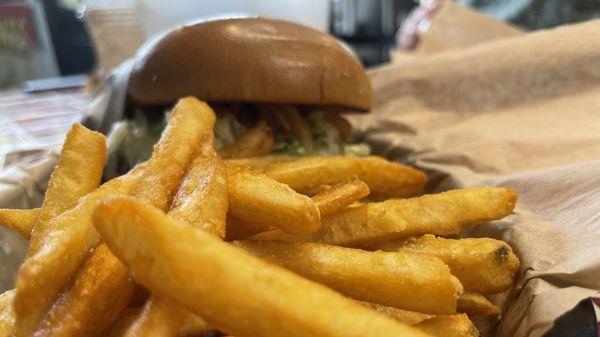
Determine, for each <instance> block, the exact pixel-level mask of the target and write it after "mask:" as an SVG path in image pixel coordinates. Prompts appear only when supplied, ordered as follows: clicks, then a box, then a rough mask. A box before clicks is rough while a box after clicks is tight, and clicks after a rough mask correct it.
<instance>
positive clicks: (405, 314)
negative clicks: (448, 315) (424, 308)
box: [358, 301, 434, 325]
mask: <svg viewBox="0 0 600 337" xmlns="http://www.w3.org/2000/svg"><path fill="white" fill-rule="evenodd" d="M358 303H360V304H362V305H364V306H366V307H369V308H371V309H373V310H375V311H377V312H380V313H382V314H384V315H386V316H389V317H391V318H393V319H396V320H398V321H400V322H402V323H405V324H408V325H415V324H417V323H420V322H423V321H424V320H427V319H429V318H432V317H434V315H428V314H423V313H420V312H416V311H409V310H404V309H398V308H394V307H386V306H383V305H381V304H376V303H371V302H363V301H358Z"/></svg>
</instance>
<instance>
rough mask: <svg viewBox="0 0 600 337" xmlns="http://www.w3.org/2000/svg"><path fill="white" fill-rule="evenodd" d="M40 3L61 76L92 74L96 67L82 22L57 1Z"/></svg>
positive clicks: (49, 0)
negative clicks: (90, 72) (42, 6)
mask: <svg viewBox="0 0 600 337" xmlns="http://www.w3.org/2000/svg"><path fill="white" fill-rule="evenodd" d="M42 3H43V5H44V12H45V13H46V20H47V23H48V29H49V31H50V36H51V39H52V44H53V45H54V53H55V56H56V60H57V63H58V67H59V69H60V74H61V75H63V76H64V75H75V74H83V73H87V72H89V71H91V70H92V69H93V68H94V67H95V65H96V56H95V53H94V47H93V43H92V41H91V39H90V36H89V34H88V31H87V29H86V27H85V24H84V22H83V20H80V19H78V18H77V15H76V13H75V11H73V10H71V9H68V8H65V7H63V6H61V5H60V3H59V2H58V1H57V0H44V1H43V2H42Z"/></svg>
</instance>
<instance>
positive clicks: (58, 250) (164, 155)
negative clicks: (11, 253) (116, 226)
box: [15, 97, 215, 337]
mask: <svg viewBox="0 0 600 337" xmlns="http://www.w3.org/2000/svg"><path fill="white" fill-rule="evenodd" d="M214 121H215V116H214V112H213V111H212V110H211V109H210V107H208V105H206V104H205V103H202V102H200V101H198V100H197V99H195V98H190V97H188V98H183V99H181V100H179V102H178V103H177V105H176V106H175V108H174V109H173V111H172V113H171V118H170V120H169V123H168V124H167V127H166V129H165V130H164V132H163V134H162V136H161V138H160V140H159V142H158V143H157V144H156V145H155V146H154V150H153V152H152V156H151V158H150V159H149V160H148V161H147V162H146V163H144V164H142V165H139V166H138V168H136V169H134V170H132V172H131V174H128V175H125V176H121V177H119V178H117V179H114V180H112V181H111V182H109V183H107V184H104V185H103V186H102V187H101V188H99V189H97V190H96V191H94V192H92V193H90V194H88V195H87V196H86V197H84V198H82V199H81V200H80V202H79V204H78V205H77V206H76V207H75V208H73V209H72V210H70V211H67V212H65V213H64V214H62V215H61V216H59V217H58V218H55V219H54V220H53V221H52V222H51V223H50V228H51V229H50V230H49V232H48V235H47V236H46V237H45V238H44V242H43V245H42V246H43V247H44V249H43V250H40V251H39V252H38V253H36V254H35V255H33V256H31V257H30V258H28V259H27V260H26V261H25V263H24V264H23V265H22V266H21V269H20V270H19V278H18V280H17V294H16V297H15V311H16V313H17V324H16V337H22V336H23V337H24V336H28V335H29V334H30V333H31V332H32V331H34V329H36V327H37V325H38V323H39V321H40V320H41V319H42V317H43V315H44V313H45V312H46V310H47V309H48V308H49V306H50V304H51V302H52V301H53V300H54V299H55V298H56V296H57V295H58V292H59V290H60V289H61V288H62V287H63V286H65V285H66V283H67V281H68V280H69V278H70V277H71V276H72V275H74V273H75V271H76V269H77V267H78V266H79V265H80V263H81V262H82V261H83V260H84V259H85V258H86V257H87V252H88V251H89V250H90V249H91V248H93V247H95V246H96V245H97V244H98V241H99V237H98V233H97V232H96V231H95V230H94V227H93V226H92V225H91V217H90V214H91V212H92V210H93V208H94V206H95V204H96V202H97V200H98V199H99V198H101V197H103V196H107V195H114V194H127V193H131V194H133V195H134V196H136V197H138V198H140V199H142V200H144V201H145V202H148V203H151V204H152V205H155V206H157V207H160V208H163V209H164V208H166V207H168V205H169V204H170V203H171V199H172V196H173V195H174V194H175V192H176V189H177V187H178V186H179V183H180V181H181V178H182V177H183V174H184V173H185V169H186V167H187V165H188V164H189V162H190V161H191V159H192V156H193V155H194V153H195V151H196V150H197V144H198V143H199V142H200V140H201V137H202V135H203V134H204V133H205V132H206V131H208V130H212V126H213V125H214ZM140 181H143V183H139V182H140ZM94 254H95V253H92V255H94ZM92 269H93V268H92ZM65 310H67V309H65Z"/></svg>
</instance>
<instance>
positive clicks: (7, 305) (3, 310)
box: [0, 289, 15, 337]
mask: <svg viewBox="0 0 600 337" xmlns="http://www.w3.org/2000/svg"><path fill="white" fill-rule="evenodd" d="M14 297H15V291H14V289H13V290H7V291H5V292H3V293H2V294H1V295H0V337H12V336H13V331H14V326H15V311H14V308H13V299H14Z"/></svg>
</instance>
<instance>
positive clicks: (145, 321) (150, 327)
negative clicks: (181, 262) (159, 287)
mask: <svg viewBox="0 0 600 337" xmlns="http://www.w3.org/2000/svg"><path fill="white" fill-rule="evenodd" d="M187 315H188V311H187V310H186V309H185V308H182V307H181V306H179V304H177V303H175V302H173V301H172V300H170V299H169V298H166V297H161V296H158V295H154V294H153V295H152V297H151V298H150V299H149V300H148V302H147V303H146V305H145V306H144V309H143V310H142V311H141V312H140V313H139V315H138V316H137V317H136V318H135V319H134V320H133V321H132V323H131V325H130V326H129V328H128V329H126V332H125V333H124V334H123V336H124V337H150V336H156V337H168V336H177V334H178V333H179V331H180V330H181V326H182V325H183V323H184V322H185V320H186V317H187Z"/></svg>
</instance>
